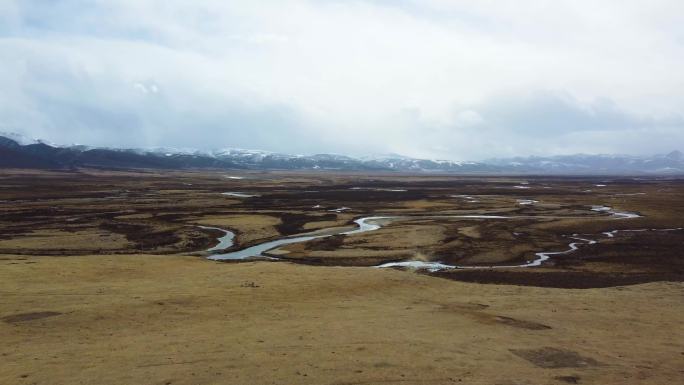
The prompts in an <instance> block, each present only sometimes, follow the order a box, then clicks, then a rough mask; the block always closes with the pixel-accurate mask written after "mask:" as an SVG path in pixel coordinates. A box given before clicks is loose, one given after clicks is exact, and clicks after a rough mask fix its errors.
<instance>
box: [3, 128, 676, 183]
mask: <svg viewBox="0 0 684 385" xmlns="http://www.w3.org/2000/svg"><path fill="white" fill-rule="evenodd" d="M0 167H3V168H10V167H11V168H49V169H69V168H79V167H97V168H125V169H133V168H155V169H253V170H345V171H395V172H421V173H460V174H670V175H672V174H684V155H683V154H682V153H681V152H679V151H673V152H671V153H669V154H665V155H655V156H651V157H638V156H630V155H563V156H552V157H525V158H522V157H518V158H508V159H492V160H488V161H484V162H455V161H449V160H429V159H416V158H410V157H406V156H402V155H397V154H388V155H381V156H373V157H365V158H354V157H350V156H346V155H338V154H316V155H289V154H279V153H273V152H268V151H261V150H246V149H235V148H228V149H221V150H214V151H198V150H195V149H175V148H154V149H112V148H93V147H88V146H82V145H73V146H55V145H52V144H47V143H45V142H42V141H40V140H30V139H26V138H23V137H16V136H12V135H7V136H0Z"/></svg>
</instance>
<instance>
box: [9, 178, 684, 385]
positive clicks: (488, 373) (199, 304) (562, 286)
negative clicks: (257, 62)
mask: <svg viewBox="0 0 684 385" xmlns="http://www.w3.org/2000/svg"><path fill="white" fill-rule="evenodd" d="M231 175H236V174H231ZM240 175H244V177H245V179H243V180H230V179H227V178H225V173H208V172H205V173H199V172H198V173H193V172H184V173H180V172H177V173H172V172H167V173H163V172H147V173H140V172H108V171H107V172H106V171H94V170H81V171H80V172H78V173H76V172H40V173H34V174H29V173H28V172H23V171H21V170H17V171H5V172H3V173H2V175H1V177H0V179H1V180H2V185H1V188H0V209H2V215H1V216H0V226H2V227H1V228H2V231H1V232H0V340H1V341H3V343H2V344H0V384H3V385H4V384H8V385H13V384H117V385H118V384H188V385H191V384H192V385H195V384H393V383H396V384H451V383H461V384H498V385H527V384H535V385H536V384H602V385H603V384H676V383H679V382H681V379H682V378H684V329H683V328H682V327H681V319H682V316H684V301H683V299H684V284H683V283H682V281H683V280H682V277H683V274H684V269H683V262H682V260H683V259H684V258H682V257H683V256H682V253H681V245H682V244H684V242H682V240H683V239H684V232H682V231H668V232H656V231H646V232H632V233H629V232H626V233H618V235H616V236H615V237H613V238H601V241H600V242H599V243H597V244H596V245H590V246H586V247H582V248H580V250H578V252H576V253H573V254H568V255H567V257H563V258H558V259H555V260H552V261H550V262H549V263H548V264H545V265H543V266H541V267H539V268H527V269H501V270H491V269H482V270H473V271H460V270H459V271H446V272H441V273H440V272H438V273H426V272H420V271H412V270H401V269H378V268H373V267H368V265H372V264H376V263H378V262H384V261H393V260H398V259H422V260H426V261H433V260H442V261H447V262H455V263H462V264H473V265H477V264H478V263H511V262H512V261H513V262H515V261H524V260H526V259H529V258H530V257H531V255H532V254H533V253H534V252H536V251H541V250H562V249H564V248H566V246H567V240H566V239H565V238H564V237H563V236H564V235H567V234H573V233H581V234H584V236H587V237H588V236H590V235H591V236H597V234H600V233H601V232H603V231H609V230H613V229H618V228H621V229H640V228H646V227H648V228H658V229H665V228H670V227H680V226H683V225H684V220H683V219H682V218H684V217H683V216H682V215H683V214H684V199H682V198H684V195H683V193H684V183H682V182H681V181H678V180H644V181H634V180H610V181H609V182H605V183H606V184H608V186H607V187H605V188H602V189H600V191H592V192H588V193H586V192H583V191H584V190H588V189H590V190H597V189H596V188H591V186H593V185H595V184H597V183H599V182H597V180H598V179H597V180H594V179H588V178H574V179H573V178H565V179H564V178H555V179H554V178H547V179H543V178H536V179H535V178H513V177H499V178H462V177H461V178H457V177H445V176H431V177H420V176H401V175H371V176H367V175H346V174H289V173H288V174H285V173H253V174H250V173H246V174H240ZM604 180H605V178H602V179H600V181H604ZM523 181H524V182H525V183H529V186H532V187H531V188H530V189H522V190H521V189H517V188H513V187H512V186H516V185H519V183H521V182H523ZM357 186H362V187H363V188H364V190H356V189H352V188H356V187H357ZM525 186H527V185H525ZM546 187H549V188H546ZM399 188H401V189H406V190H408V191H406V194H403V195H402V194H400V193H399V192H394V193H391V192H389V191H377V190H378V189H399ZM530 190H531V191H530ZM224 191H245V192H253V193H257V194H259V195H261V196H260V197H256V198H248V199H233V198H231V197H226V196H222V195H221V194H220V193H221V192H224ZM305 191H316V192H310V193H306V192H305ZM307 194H311V195H307ZM624 194H629V195H624ZM452 195H471V196H477V198H478V199H477V200H478V201H479V202H475V203H470V202H467V201H465V200H464V199H461V198H453V197H451V196H452ZM527 198H531V199H536V200H539V203H538V204H536V205H534V207H526V206H524V205H523V206H521V205H518V204H516V200H517V199H527ZM592 204H606V205H610V206H612V207H614V208H616V209H622V210H629V211H633V212H639V213H640V214H642V215H643V217H642V218H636V219H628V220H614V219H612V218H609V217H606V216H605V215H602V214H600V213H597V212H592V211H591V210H587V205H592ZM315 205H321V206H323V207H322V208H319V209H313V206H315ZM342 206H346V207H350V210H349V211H344V212H343V213H334V212H331V211H328V210H329V209H334V208H338V207H342ZM445 212H446V213H458V214H468V213H475V212H477V213H498V214H503V213H515V214H518V215H522V214H525V215H530V216H535V215H539V216H550V215H551V214H553V215H558V216H564V217H566V218H565V219H562V218H561V219H543V220H542V219H540V220H532V219H525V220H519V221H483V220H468V221H459V220H457V221H453V220H452V221H443V220H436V219H434V218H426V219H420V220H412V221H408V222H397V223H393V224H390V225H388V226H386V227H383V228H382V229H380V230H377V231H375V232H369V233H363V234H357V235H353V236H347V237H340V236H338V237H330V238H323V239H321V240H316V241H312V242H309V243H302V244H293V245H289V246H286V247H283V248H282V249H281V250H280V251H279V253H278V254H279V255H281V256H282V257H284V258H287V260H286V261H278V262H265V261H250V262H244V263H222V262H214V261H209V260H206V259H205V258H204V257H205V256H206V255H207V254H206V253H205V252H203V250H206V249H208V248H209V247H211V246H213V245H215V244H216V241H215V237H216V234H215V233H213V232H211V231H203V230H201V229H199V228H197V227H196V225H209V226H217V227H222V228H227V229H231V230H233V231H235V232H236V234H237V238H236V239H237V245H236V246H234V248H241V247H245V246H248V245H252V244H256V243H259V242H262V241H264V240H270V239H274V238H278V237H282V236H287V235H292V234H299V233H304V232H307V231H310V230H314V229H326V228H329V227H339V226H342V227H344V226H346V227H351V221H352V220H353V219H354V218H357V217H360V216H363V215H373V214H390V213H391V214H394V213H400V214H402V215H409V214H410V215H416V214H423V213H432V214H434V213H445ZM678 225H679V226H678ZM513 232H515V233H519V234H524V235H519V236H517V235H516V236H513V235H512V233H513ZM596 239H599V238H598V237H597V238H596ZM292 262H296V263H292Z"/></svg>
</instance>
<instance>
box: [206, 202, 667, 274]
mask: <svg viewBox="0 0 684 385" xmlns="http://www.w3.org/2000/svg"><path fill="white" fill-rule="evenodd" d="M592 210H593V211H600V212H605V213H610V214H612V215H613V217H614V218H615V219H628V218H638V217H640V215H639V214H635V213H629V212H616V211H613V210H612V208H610V207H606V206H593V207H592ZM436 218H446V219H448V218H454V219H524V218H565V217H559V216H502V215H429V216H370V217H364V218H359V219H357V220H355V221H354V222H355V223H356V225H357V226H358V228H357V229H354V230H346V231H345V230H340V231H337V232H332V233H325V234H321V233H308V234H302V235H299V236H293V237H284V238H280V239H276V240H273V241H268V242H264V243H260V244H257V245H254V246H251V247H247V248H245V249H242V250H237V251H233V252H229V253H222V254H214V255H211V256H209V257H208V258H209V259H212V260H218V261H222V260H243V259H247V258H250V257H265V258H271V259H278V258H276V257H272V256H266V255H264V253H265V252H267V251H269V250H273V249H275V248H278V247H279V246H283V245H289V244H293V243H300V242H308V241H311V240H314V239H319V238H326V237H331V236H333V235H353V234H360V233H365V232H369V231H374V230H378V229H380V228H382V227H383V226H384V225H386V224H389V223H391V222H395V221H400V220H415V219H436ZM200 227H202V228H205V229H215V230H221V231H224V232H225V233H226V235H225V236H223V237H221V238H220V239H219V244H218V245H216V246H214V247H212V248H211V249H209V250H207V251H209V252H212V251H216V250H222V249H226V248H229V247H231V246H232V245H233V239H234V234H233V233H232V232H231V231H228V230H224V229H220V228H216V227H205V226H200ZM672 230H676V229H672ZM617 231H618V230H614V231H611V232H606V233H604V235H606V236H607V237H613V236H614V234H615V233H616V232H617ZM619 231H623V230H619ZM624 231H628V230H624ZM570 239H573V242H571V243H569V244H568V247H569V248H568V249H567V250H563V251H544V252H538V253H536V254H535V255H536V257H537V258H535V259H534V260H531V261H527V262H525V263H521V264H515V265H492V266H461V265H448V264H444V263H441V262H424V261H401V262H390V263H384V264H381V265H378V266H375V267H378V268H385V267H411V268H418V269H427V270H429V271H438V270H445V269H492V268H521V267H534V266H540V265H541V264H542V263H544V262H545V261H547V260H548V259H549V258H551V257H552V256H555V255H562V254H568V253H571V252H573V251H575V250H577V249H578V245H581V244H594V243H596V242H597V241H595V240H591V239H585V238H579V237H578V236H577V234H574V235H573V236H572V237H570Z"/></svg>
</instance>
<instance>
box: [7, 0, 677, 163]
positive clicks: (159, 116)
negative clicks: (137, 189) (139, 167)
mask: <svg viewBox="0 0 684 385" xmlns="http://www.w3.org/2000/svg"><path fill="white" fill-rule="evenodd" d="M683 69H684V2H682V1H681V0H649V1H644V0H548V1H541V0H517V1H513V0H511V1H504V0H499V1H493V0H260V1H244V0H239V1H237V0H236V1H232V0H195V1H185V0H60V1H53V0H0V132H14V133H18V134H23V135H27V136H29V137H33V138H40V139H44V140H47V141H50V142H54V143H58V144H71V143H79V144H86V145H92V146H111V147H136V148H141V147H175V148H197V149H216V148H227V147H236V148H250V149H262V150H269V151H276V152H285V153H298V154H313V153H324V152H325V153H341V154H348V155H354V156H362V155H371V154H386V153H398V154H403V155H407V156H413V157H421V158H431V159H451V160H481V159H486V158H491V157H509V156H527V155H539V156H544V155H554V154H573V153H622V154H635V155H639V154H644V155H645V154H654V153H665V152H669V151H671V150H674V149H677V148H680V149H682V150H684V70H683Z"/></svg>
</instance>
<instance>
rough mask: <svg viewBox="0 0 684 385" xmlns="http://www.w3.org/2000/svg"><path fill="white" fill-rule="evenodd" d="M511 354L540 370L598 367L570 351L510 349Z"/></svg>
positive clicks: (591, 360) (596, 362)
mask: <svg viewBox="0 0 684 385" xmlns="http://www.w3.org/2000/svg"><path fill="white" fill-rule="evenodd" d="M511 353H513V354H515V355H516V356H518V357H520V358H524V359H526V360H527V361H530V362H531V363H533V364H534V365H536V366H538V367H540V368H546V369H558V368H585V367H588V366H597V365H599V363H598V361H596V360H594V359H593V358H590V357H583V356H581V355H579V353H577V352H574V351H572V350H566V349H558V348H552V347H544V348H541V349H511Z"/></svg>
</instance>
